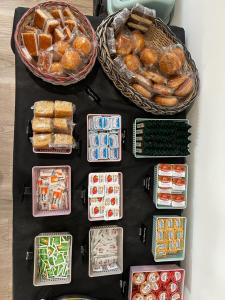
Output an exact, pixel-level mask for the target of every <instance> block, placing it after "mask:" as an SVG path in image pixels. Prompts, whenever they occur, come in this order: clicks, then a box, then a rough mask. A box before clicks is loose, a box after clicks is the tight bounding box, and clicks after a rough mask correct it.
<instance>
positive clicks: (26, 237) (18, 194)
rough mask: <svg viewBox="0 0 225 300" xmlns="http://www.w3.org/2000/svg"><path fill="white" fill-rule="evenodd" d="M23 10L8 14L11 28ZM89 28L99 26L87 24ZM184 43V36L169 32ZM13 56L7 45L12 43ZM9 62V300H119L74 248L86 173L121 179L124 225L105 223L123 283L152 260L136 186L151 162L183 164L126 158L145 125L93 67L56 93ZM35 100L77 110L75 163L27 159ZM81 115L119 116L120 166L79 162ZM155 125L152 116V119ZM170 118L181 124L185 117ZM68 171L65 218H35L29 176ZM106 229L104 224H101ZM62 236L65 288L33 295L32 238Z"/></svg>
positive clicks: (142, 198)
mask: <svg viewBox="0 0 225 300" xmlns="http://www.w3.org/2000/svg"><path fill="white" fill-rule="evenodd" d="M25 10H26V9H25V8H18V9H16V12H15V18H14V27H15V24H16V23H17V21H18V19H19V18H20V17H21V16H22V14H23V13H24V11H25ZM90 20H91V22H92V24H93V26H94V27H96V26H97V24H98V23H99V19H97V18H94V17H91V18H90ZM172 29H173V30H174V32H175V33H176V34H177V35H178V37H179V38H180V39H181V40H182V41H183V42H184V31H183V30H182V29H179V28H177V27H173V28H172ZM12 49H14V43H13V40H12ZM15 56H16V103H15V131H14V162H13V294H14V300H24V299H25V300H34V299H38V300H39V299H41V298H45V299H52V298H53V297H55V296H57V295H60V294H64V293H79V294H85V295H89V296H92V297H96V298H98V299H99V300H120V299H122V295H121V291H120V286H119V281H120V279H121V276H120V275H118V276H106V277H99V278H89V277H88V262H87V259H86V260H82V256H81V253H80V247H81V245H82V244H85V243H86V242H85V241H86V239H87V235H88V231H89V228H90V226H91V225H92V226H96V225H100V224H104V222H99V223H93V224H91V223H90V222H89V221H88V217H87V208H86V207H84V206H83V205H82V202H81V200H80V193H81V190H82V186H83V185H86V184H87V176H88V173H89V172H98V171H121V172H123V174H124V217H123V219H122V220H120V221H118V222H112V224H117V225H119V226H122V227H123V228H124V277H125V278H126V279H127V276H128V271H129V267H130V266H131V265H143V264H154V260H153V256H152V254H151V234H152V228H151V224H152V215H153V214H155V213H156V209H155V206H154V204H153V201H152V193H151V192H150V194H149V193H147V192H146V191H145V190H144V188H143V185H142V182H143V178H144V177H145V175H147V174H149V175H150V176H152V175H153V166H154V165H155V164H156V163H158V162H162V161H163V162H165V161H167V162H170V163H173V162H184V160H183V159H163V160H162V159H160V160H159V159H135V158H134V157H133V155H132V123H133V121H134V119H135V118H136V117H147V116H148V117H151V116H152V115H151V114H147V113H145V112H144V111H142V110H141V109H139V108H138V107H136V106H135V105H133V104H132V103H131V102H130V101H129V100H126V99H125V98H124V97H123V96H122V95H121V94H120V92H118V91H117V89H116V88H115V87H114V86H113V84H112V83H111V81H110V80H109V79H108V78H107V76H106V75H105V74H104V73H103V71H102V69H101V67H100V65H99V63H98V62H96V65H95V67H94V69H93V71H92V72H91V73H90V75H89V76H88V77H87V78H86V79H85V80H84V81H82V82H80V83H78V84H76V85H72V86H68V87H58V86H53V85H51V84H48V83H45V82H44V81H42V80H41V79H38V78H36V77H35V76H33V75H32V74H31V73H30V72H29V71H28V70H27V69H26V67H25V66H24V65H23V63H22V62H21V60H20V58H19V57H18V54H17V53H16V54H15ZM85 86H90V87H91V88H92V89H93V90H94V91H95V93H97V94H98V95H99V97H100V98H101V99H102V101H101V105H97V104H96V103H95V102H93V101H92V100H91V99H90V98H89V97H88V95H87V94H86V92H85V91H84V87H85ZM40 99H65V100H70V101H72V102H73V103H74V104H76V107H77V111H76V121H77V131H78V132H79V135H80V137H81V139H82V151H81V155H79V154H78V153H77V152H76V151H73V154H72V155H68V156H62V155H58V156H57V155H37V154H34V153H33V152H32V147H31V144H30V142H29V140H28V138H27V135H26V126H27V121H28V120H29V119H31V118H32V111H31V109H30V107H31V106H32V105H33V103H34V102H35V101H36V100H40ZM88 113H116V114H121V115H122V122H123V124H122V126H123V128H126V129H127V143H126V145H125V148H124V149H123V154H122V155H123V158H122V162H121V163H112V164H109V163H105V164H104V163H102V164H90V163H88V162H87V157H86V138H87V137H86V115H87V114H88ZM153 117H154V116H153ZM176 117H185V113H182V114H179V115H177V116H176ZM62 164H68V165H70V166H71V167H72V213H71V215H69V216H59V217H45V218H34V217H33V216H32V199H31V197H30V196H23V190H24V186H31V180H32V177H31V168H32V167H33V166H42V165H62ZM178 212H179V211H169V213H168V212H166V211H163V210H159V211H157V213H158V214H174V213H175V214H177V213H178ZM141 223H145V224H146V225H147V226H148V230H147V243H146V245H144V244H142V243H141V242H140V239H139V236H138V233H139V225H140V224H141ZM107 224H109V223H107ZM63 231H68V232H70V233H71V234H72V235H73V238H74V243H73V260H72V282H71V284H69V285H58V286H48V287H34V286H33V283H32V276H33V263H32V262H31V261H28V262H27V261H26V260H25V255H26V251H27V250H29V249H32V246H33V241H34V238H35V236H36V235H38V234H39V233H42V232H63Z"/></svg>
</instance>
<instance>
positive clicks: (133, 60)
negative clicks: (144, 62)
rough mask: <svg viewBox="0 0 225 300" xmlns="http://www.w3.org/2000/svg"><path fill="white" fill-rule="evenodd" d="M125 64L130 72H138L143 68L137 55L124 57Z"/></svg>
mask: <svg viewBox="0 0 225 300" xmlns="http://www.w3.org/2000/svg"><path fill="white" fill-rule="evenodd" d="M124 63H125V65H126V66H127V68H128V69H129V70H130V71H133V72H136V71H138V70H139V68H140V66H141V62H140V60H139V58H138V56H137V55H134V54H128V55H127V56H125V57H124Z"/></svg>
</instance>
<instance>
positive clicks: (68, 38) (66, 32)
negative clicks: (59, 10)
mask: <svg viewBox="0 0 225 300" xmlns="http://www.w3.org/2000/svg"><path fill="white" fill-rule="evenodd" d="M63 33H64V35H65V40H70V39H71V37H72V33H71V31H70V29H69V27H68V26H65V27H64V30H63Z"/></svg>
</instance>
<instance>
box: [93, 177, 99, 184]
mask: <svg viewBox="0 0 225 300" xmlns="http://www.w3.org/2000/svg"><path fill="white" fill-rule="evenodd" d="M93 182H94V183H96V182H98V176H97V175H95V176H94V177H93Z"/></svg>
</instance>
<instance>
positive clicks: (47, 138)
mask: <svg viewBox="0 0 225 300" xmlns="http://www.w3.org/2000/svg"><path fill="white" fill-rule="evenodd" d="M51 143H52V134H51V133H49V134H48V133H46V134H34V135H33V138H32V144H33V147H34V148H35V149H47V148H48V147H49V145H50V144H51Z"/></svg>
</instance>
